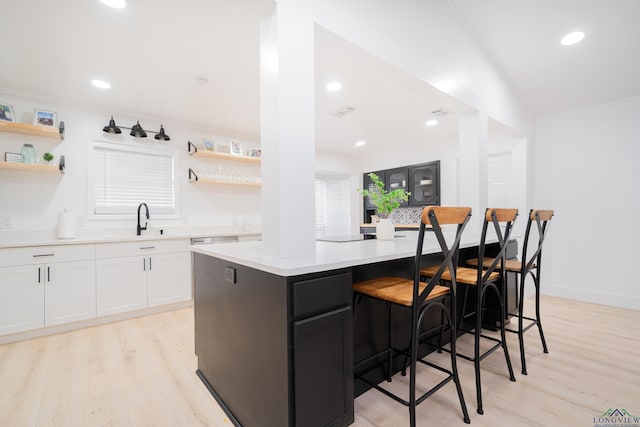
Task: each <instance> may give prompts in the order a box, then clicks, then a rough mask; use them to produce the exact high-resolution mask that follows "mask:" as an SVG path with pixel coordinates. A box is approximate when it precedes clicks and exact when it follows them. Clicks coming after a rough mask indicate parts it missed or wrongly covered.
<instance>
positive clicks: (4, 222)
mask: <svg viewBox="0 0 640 427" xmlns="http://www.w3.org/2000/svg"><path fill="white" fill-rule="evenodd" d="M11 228H13V217H12V216H0V229H2V230H9V229H11Z"/></svg>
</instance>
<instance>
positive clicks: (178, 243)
mask: <svg viewBox="0 0 640 427" xmlns="http://www.w3.org/2000/svg"><path fill="white" fill-rule="evenodd" d="M188 246H189V240H188V239H176V240H144V241H140V242H122V243H98V244H97V245H96V258H116V257H122V256H136V255H151V254H157V253H166V252H183V251H186V250H187V247H188Z"/></svg>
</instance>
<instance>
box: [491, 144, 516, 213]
mask: <svg viewBox="0 0 640 427" xmlns="http://www.w3.org/2000/svg"><path fill="white" fill-rule="evenodd" d="M488 172H489V189H488V192H489V194H488V196H489V200H488V205H487V206H488V207H491V208H508V207H513V206H512V205H513V200H512V198H511V185H512V184H511V153H504V154H494V155H491V156H489V161H488Z"/></svg>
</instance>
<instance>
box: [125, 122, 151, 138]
mask: <svg viewBox="0 0 640 427" xmlns="http://www.w3.org/2000/svg"><path fill="white" fill-rule="evenodd" d="M129 135H131V136H134V137H136V138H146V137H147V132H145V130H144V129H142V126H140V121H139V120H138V123H136V124H135V125H133V127H132V128H131V133H130V134H129Z"/></svg>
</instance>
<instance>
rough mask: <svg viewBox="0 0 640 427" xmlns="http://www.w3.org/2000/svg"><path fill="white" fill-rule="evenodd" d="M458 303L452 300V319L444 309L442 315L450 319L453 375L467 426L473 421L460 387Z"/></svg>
mask: <svg viewBox="0 0 640 427" xmlns="http://www.w3.org/2000/svg"><path fill="white" fill-rule="evenodd" d="M455 305H456V302H455V299H454V298H452V301H451V317H448V316H447V313H446V311H445V310H444V309H443V311H442V313H443V315H444V316H445V317H448V319H447V320H448V323H449V334H450V340H451V373H452V374H453V382H454V383H455V385H456V391H457V392H458V399H459V400H460V406H461V407H462V419H463V420H464V422H465V423H466V424H470V423H471V419H470V418H469V412H468V411H467V405H466V403H465V402H464V396H463V395H462V387H461V386H460V378H459V377H458V363H457V360H456V359H457V356H456V340H457V339H458V337H457V333H456V328H455V322H456V306H455ZM440 344H441V345H440V347H442V343H440Z"/></svg>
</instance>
